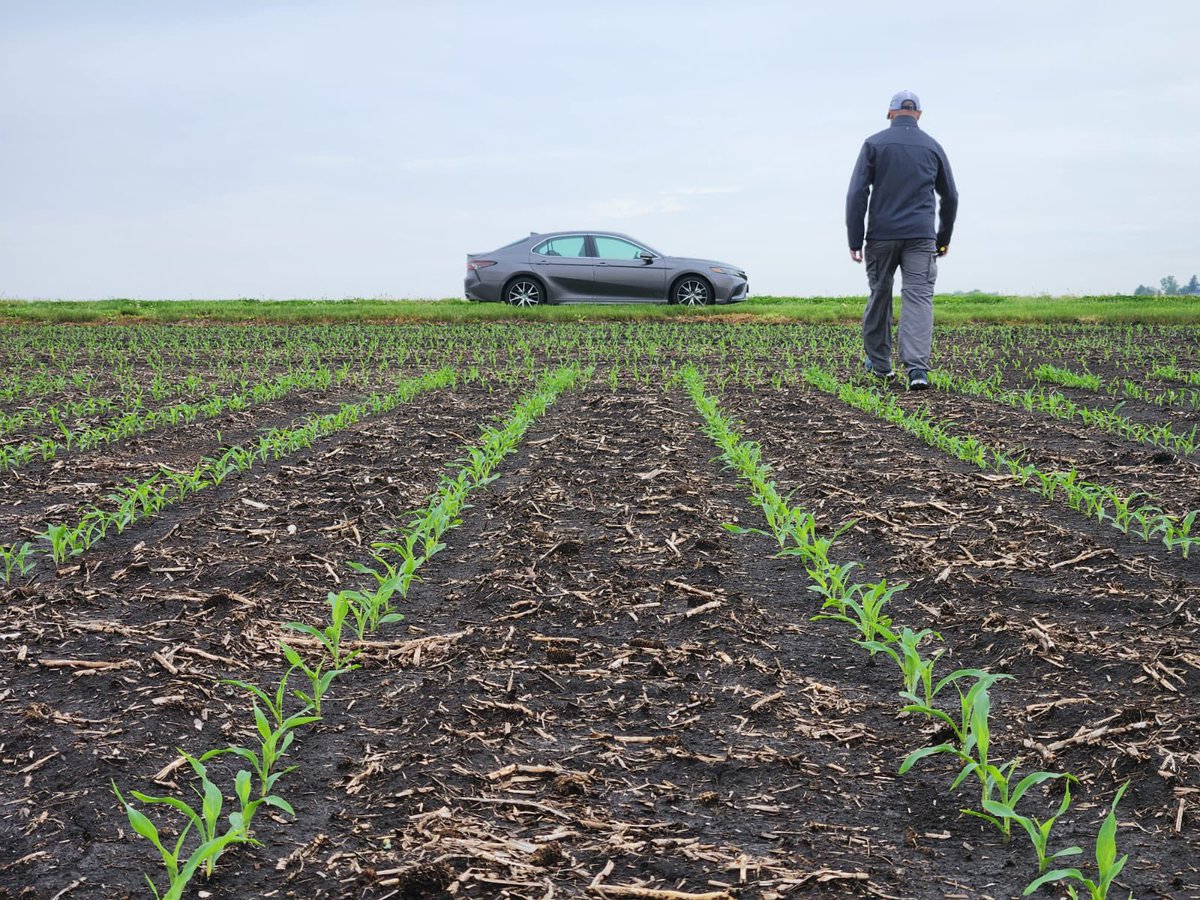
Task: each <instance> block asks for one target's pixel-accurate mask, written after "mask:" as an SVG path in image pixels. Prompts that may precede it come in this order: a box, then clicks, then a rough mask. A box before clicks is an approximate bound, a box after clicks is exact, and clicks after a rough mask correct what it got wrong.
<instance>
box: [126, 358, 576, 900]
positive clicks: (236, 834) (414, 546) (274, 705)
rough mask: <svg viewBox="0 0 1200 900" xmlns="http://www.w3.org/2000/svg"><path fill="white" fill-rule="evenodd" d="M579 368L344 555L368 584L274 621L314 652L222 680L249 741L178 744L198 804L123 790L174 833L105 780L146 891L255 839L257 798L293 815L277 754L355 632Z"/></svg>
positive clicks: (409, 577)
mask: <svg viewBox="0 0 1200 900" xmlns="http://www.w3.org/2000/svg"><path fill="white" fill-rule="evenodd" d="M580 377H581V373H580V371H579V370H578V369H565V370H559V371H556V372H552V373H549V374H547V375H546V376H545V377H544V378H542V380H541V381H540V383H539V384H538V386H537V387H536V389H535V390H534V391H533V392H532V393H531V394H529V395H528V396H526V397H525V398H523V399H522V400H520V401H519V402H518V403H517V404H516V406H515V407H514V408H513V410H512V412H511V414H510V415H509V416H508V418H507V419H506V420H505V421H504V423H503V424H502V425H501V426H500V427H492V426H487V427H485V428H483V431H482V435H481V438H480V440H479V441H478V442H477V443H476V444H474V445H473V446H470V447H468V448H467V450H466V455H465V456H464V457H463V458H461V459H459V460H457V461H456V462H455V463H453V464H452V465H456V466H459V468H458V470H457V472H456V473H455V474H454V475H452V476H451V475H447V476H444V477H443V478H442V481H441V484H440V486H439V487H438V489H437V490H436V491H435V492H434V493H433V494H432V495H431V496H430V498H429V500H428V502H427V503H426V505H425V506H424V507H423V508H422V509H420V510H418V511H416V512H414V513H413V514H412V516H411V517H410V519H409V521H408V522H407V523H406V524H405V525H404V526H403V527H402V528H400V529H399V539H398V540H388V541H377V542H374V543H373V544H372V546H373V548H374V549H375V551H376V553H375V554H374V556H373V560H374V563H375V565H362V564H356V563H351V564H350V567H351V568H352V569H353V570H354V571H356V572H359V573H368V574H370V575H372V576H373V577H374V581H375V584H374V586H373V587H371V588H368V589H365V590H361V591H359V590H351V589H344V590H342V591H339V592H337V593H330V594H329V596H328V598H327V602H328V605H329V614H328V619H327V621H326V622H325V623H323V624H322V625H320V626H318V625H313V624H310V623H301V622H289V623H286V624H285V625H284V626H283V627H284V628H285V629H287V630H290V631H293V632H297V633H299V634H300V635H301V636H302V637H305V638H308V639H310V641H311V642H312V644H313V645H314V647H315V648H316V651H317V653H316V654H315V658H314V655H313V654H309V655H308V656H307V657H306V656H305V655H304V654H302V653H301V652H300V651H298V650H297V649H296V648H295V647H293V646H292V645H290V644H289V643H287V641H282V640H281V641H280V643H279V649H280V652H281V654H282V655H283V656H284V658H285V659H286V660H287V662H288V665H289V668H288V669H287V671H286V672H284V674H283V675H282V677H281V678H280V679H279V681H278V682H277V683H276V684H274V685H267V686H259V685H256V684H252V683H249V682H245V681H239V680H227V681H225V682H224V683H225V684H229V685H232V686H234V687H237V688H239V689H241V690H243V691H244V692H245V693H246V694H247V696H248V698H249V702H250V712H251V713H252V716H253V722H254V733H255V736H256V737H255V743H253V744H251V745H250V746H242V745H235V746H225V747H216V748H211V749H208V750H205V751H203V752H200V753H198V754H197V755H192V754H189V753H187V752H185V751H184V750H182V749H180V750H179V754H180V756H181V757H182V759H184V760H186V762H187V763H188V764H189V766H190V767H191V769H192V771H193V773H194V774H195V776H196V779H197V781H198V782H199V786H198V788H194V789H193V790H194V792H195V794H196V796H197V797H198V798H199V800H200V802H199V804H198V805H193V804H194V801H190V800H188V799H183V798H180V797H178V796H167V797H157V796H151V795H148V794H144V793H142V792H140V791H130V795H131V797H132V798H133V799H135V800H137V801H139V802H140V803H141V804H143V806H145V807H146V808H148V809H149V808H152V807H165V808H167V809H172V810H174V811H175V812H176V813H178V814H179V815H180V816H182V818H183V825H182V827H181V828H180V829H179V833H178V836H177V837H176V839H175V840H174V842H170V843H164V841H163V839H162V830H161V829H160V828H159V826H158V825H156V824H155V823H154V821H153V820H152V819H151V818H150V816H149V815H147V813H146V812H144V811H142V810H139V809H138V808H136V807H135V806H134V805H133V804H132V803H131V802H130V801H128V800H126V799H125V796H124V795H123V794H122V793H121V791H120V789H119V788H118V787H117V785H116V784H113V786H112V787H113V791H114V792H115V793H116V796H117V798H118V800H119V802H120V804H121V806H122V808H123V809H124V811H125V814H126V817H127V818H128V821H129V824H130V827H131V828H132V829H133V831H134V833H135V834H137V835H139V836H141V837H142V838H145V839H146V840H147V841H149V842H150V843H151V844H152V845H153V846H154V848H155V850H157V851H158V854H159V856H160V858H161V860H162V869H163V874H165V876H166V888H165V890H164V891H162V892H160V891H159V888H158V886H157V885H156V884H155V881H154V879H153V878H151V876H149V875H147V876H146V880H147V882H148V883H149V885H150V888H151V890H152V891H153V893H154V895H155V897H158V898H160V900H179V898H181V897H182V896H183V891H184V889H185V888H186V887H187V885H188V884H189V882H190V881H191V880H192V879H193V878H194V877H195V876H196V875H197V873H199V872H201V871H203V872H204V874H205V875H206V876H207V877H211V876H212V874H213V872H214V870H215V868H216V865H217V862H218V861H219V860H220V858H221V856H222V854H223V853H224V852H225V851H226V850H227V849H228V848H229V847H230V846H233V845H237V844H250V845H255V846H258V845H260V844H259V841H258V840H257V839H256V838H255V836H254V835H255V831H254V827H253V826H254V818H255V814H256V813H257V811H258V810H259V808H260V807H262V806H264V805H265V806H269V807H273V808H275V809H277V810H279V811H281V812H283V813H286V814H287V815H290V816H294V815H295V810H294V809H293V807H292V805H291V803H290V802H289V801H288V800H286V799H285V798H284V797H283V796H282V794H281V793H280V789H279V787H278V785H279V781H280V779H281V778H283V776H285V775H287V774H288V773H289V772H293V771H295V770H296V769H297V768H298V765H299V764H298V763H295V762H292V763H291V764H290V765H285V764H284V757H285V756H287V755H288V754H289V751H292V749H293V745H294V741H295V739H296V737H297V735H298V734H299V733H300V730H301V729H302V728H303V727H305V726H308V725H311V724H313V723H315V722H318V721H320V720H321V717H322V701H323V700H324V699H325V697H326V695H327V694H328V692H329V689H330V687H331V686H332V684H333V681H334V680H335V679H336V678H339V677H341V676H344V675H347V674H348V673H350V672H352V671H353V670H355V669H357V668H359V667H360V665H361V664H360V662H358V660H359V657H360V654H361V650H362V641H364V640H365V639H366V638H367V637H368V636H370V635H372V634H374V633H375V632H376V631H377V630H378V629H379V628H380V627H382V626H384V625H387V624H390V623H393V622H397V621H399V620H401V619H402V618H403V615H402V614H401V613H400V612H399V610H398V608H397V603H398V602H399V601H402V600H403V599H404V598H405V596H406V595H407V593H408V590H409V587H410V585H411V584H412V581H413V579H414V578H415V577H416V573H417V571H418V570H419V569H420V568H421V566H422V565H424V564H425V563H426V562H427V561H428V560H429V559H430V558H431V557H432V556H433V555H434V554H435V553H437V552H438V551H439V550H441V549H443V548H444V547H445V544H444V543H443V542H442V537H443V536H444V534H445V533H446V531H447V530H448V529H450V528H453V527H455V526H456V525H458V524H459V522H460V521H461V518H460V517H461V514H462V512H463V511H464V510H465V509H466V508H467V506H468V504H467V499H468V497H469V496H470V494H471V493H472V492H473V491H475V490H477V489H478V488H480V487H483V486H485V485H487V484H489V483H490V482H491V481H492V480H493V479H494V478H495V477H496V472H495V470H496V467H497V466H498V465H499V463H500V462H501V460H503V459H504V458H505V457H506V456H507V455H509V454H510V453H512V452H513V451H514V450H516V448H517V447H518V446H519V444H520V442H521V439H522V437H523V436H524V435H525V433H526V431H527V430H528V429H529V427H530V425H532V424H533V422H534V421H535V420H536V419H537V418H538V417H539V416H541V415H542V414H543V413H544V412H545V411H546V409H547V408H549V406H550V405H551V404H553V403H554V401H555V400H556V399H557V397H558V396H559V394H561V393H562V392H563V391H564V390H566V389H568V388H569V387H571V386H572V385H574V384H575V383H576V381H577V380H578V379H579V378H580ZM293 643H298V642H295V641H294V642H293ZM297 673H299V675H300V676H302V677H303V678H304V679H305V680H306V682H307V684H306V688H307V689H299V688H289V680H290V679H292V678H293V677H295V676H296V674H297ZM289 710H294V711H289ZM227 755H228V756H231V757H233V758H234V759H236V760H237V761H238V764H245V765H246V768H242V769H239V770H238V771H237V773H236V774H235V775H234V777H233V791H232V794H233V797H232V799H233V800H234V801H235V804H236V805H235V806H234V808H233V809H232V810H231V811H230V812H229V813H228V814H227V815H226V816H225V817H224V819H222V811H223V809H224V808H225V802H226V800H227V799H228V798H227V797H226V794H225V791H224V790H223V789H222V787H221V786H219V785H218V784H217V783H216V782H215V781H213V780H212V778H211V777H210V776H209V768H208V764H209V763H210V762H211V761H212V760H214V759H217V758H220V757H225V756H227ZM293 755H294V754H293Z"/></svg>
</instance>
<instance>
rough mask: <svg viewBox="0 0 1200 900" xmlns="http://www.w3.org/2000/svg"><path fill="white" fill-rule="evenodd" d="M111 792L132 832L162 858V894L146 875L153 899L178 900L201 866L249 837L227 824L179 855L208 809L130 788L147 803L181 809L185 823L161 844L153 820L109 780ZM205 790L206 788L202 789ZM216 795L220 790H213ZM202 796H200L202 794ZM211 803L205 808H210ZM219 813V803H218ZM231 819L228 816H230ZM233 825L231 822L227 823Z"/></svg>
mask: <svg viewBox="0 0 1200 900" xmlns="http://www.w3.org/2000/svg"><path fill="white" fill-rule="evenodd" d="M112 789H113V793H115V794H116V795H117V799H118V800H119V801H120V803H121V806H122V807H123V808H124V810H125V816H126V818H127V819H128V820H129V826H130V827H131V828H132V829H133V830H134V832H135V833H136V834H138V835H139V836H141V837H143V838H145V839H146V840H148V841H149V842H150V843H151V844H153V845H154V848H155V849H156V850H158V852H159V855H160V856H161V857H162V864H163V868H164V869H165V870H166V875H167V890H166V892H165V893H160V892H159V890H158V887H157V885H155V883H154V880H153V879H152V878H151V877H150V876H149V875H147V876H145V877H146V883H147V884H148V885H149V886H150V890H151V892H152V893H153V894H154V896H155V898H156V900H182V897H183V891H184V888H186V887H187V886H188V884H189V882H191V880H192V878H193V877H194V876H195V875H196V873H197V872H198V871H199V869H200V867H201V866H208V867H209V868H210V871H211V866H209V864H210V862H211V861H215V860H216V858H217V857H218V856H220V855H221V853H222V852H223V851H224V850H225V848H226V847H228V846H229V845H230V844H239V843H247V842H248V841H249V838H248V837H247V835H246V832H245V830H244V829H242V828H239V827H231V828H230V830H229V831H226V832H225V833H224V834H218V835H215V836H214V837H212V838H210V839H208V840H201V841H200V842H199V843H198V844H197V846H196V847H195V848H194V849H193V850H192V852H191V854H189V855H188V856H187V857H186V858H184V857H183V852H184V844H185V842H186V841H187V837H188V835H189V834H190V833H191V830H192V828H193V827H195V826H196V825H197V824H204V823H206V822H207V820H208V809H204V808H202V810H201V812H200V813H197V812H196V811H195V810H193V809H192V808H191V807H190V806H188V805H187V804H186V803H184V802H183V801H181V800H178V799H176V798H174V797H150V796H147V795H146V794H141V793H139V792H137V791H133V792H132V793H133V796H134V797H135V798H136V799H138V800H140V801H142V802H143V803H148V804H162V805H166V806H169V807H171V808H173V809H176V810H179V811H181V812H183V811H186V812H185V816H184V818H185V820H186V824H185V825H184V827H183V829H182V830H181V831H180V832H179V836H178V838H176V840H175V843H174V844H173V845H170V846H167V845H164V843H163V840H162V836H161V833H160V832H159V829H158V827H157V826H156V825H155V824H154V822H153V821H152V820H151V819H150V817H149V816H147V815H146V814H145V813H143V812H141V811H140V810H137V809H135V808H134V807H133V806H132V805H131V804H130V803H129V802H128V801H127V800H126V799H125V798H124V797H123V796H122V795H121V791H120V790H119V789H118V788H117V785H116V782H112ZM206 790H207V788H206ZM217 793H218V794H219V793H220V791H217ZM202 799H203V797H202ZM211 802H212V801H209V803H210V806H209V808H210V809H211ZM218 814H219V806H218ZM230 818H231V819H232V816H231V817H230ZM230 824H231V825H233V823H232V822H231V823H230ZM181 863H182V864H181Z"/></svg>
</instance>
